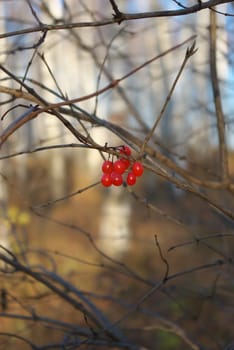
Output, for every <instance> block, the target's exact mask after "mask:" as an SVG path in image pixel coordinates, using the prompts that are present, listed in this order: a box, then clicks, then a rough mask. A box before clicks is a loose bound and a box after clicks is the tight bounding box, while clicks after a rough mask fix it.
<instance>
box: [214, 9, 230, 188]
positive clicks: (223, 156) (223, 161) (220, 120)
mask: <svg viewBox="0 0 234 350" xmlns="http://www.w3.org/2000/svg"><path fill="white" fill-rule="evenodd" d="M216 40H217V24H216V13H215V12H213V11H210V73H211V82H212V91H213V98H214V105H215V111H216V118H217V131H218V138H219V158H220V167H221V178H222V180H223V182H226V181H227V180H228V178H229V171H228V151H227V141H226V135H225V116H224V113H223V107H222V101H221V95H220V89H219V82H218V81H219V79H218V73H217V46H216Z"/></svg>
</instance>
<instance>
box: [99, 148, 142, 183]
mask: <svg viewBox="0 0 234 350" xmlns="http://www.w3.org/2000/svg"><path fill="white" fill-rule="evenodd" d="M131 153H132V151H131V149H130V148H129V147H128V146H121V147H120V148H119V157H118V158H117V160H116V161H115V162H113V161H110V160H105V161H104V163H103V164H102V172H103V175H102V178H101V183H102V184H103V186H105V187H109V186H111V185H114V186H121V185H122V184H123V183H124V177H123V176H124V174H126V178H125V179H126V183H127V184H128V185H129V186H133V185H135V183H136V180H137V177H140V176H141V175H142V174H143V172H144V168H143V165H142V164H141V162H139V161H134V162H131V161H130V159H129V158H127V157H130V156H131Z"/></svg>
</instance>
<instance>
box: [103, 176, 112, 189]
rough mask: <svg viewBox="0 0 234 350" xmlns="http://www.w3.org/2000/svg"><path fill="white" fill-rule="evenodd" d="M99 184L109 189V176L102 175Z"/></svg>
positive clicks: (110, 177) (110, 179)
mask: <svg viewBox="0 0 234 350" xmlns="http://www.w3.org/2000/svg"><path fill="white" fill-rule="evenodd" d="M101 183H102V184H103V186H105V187H110V186H111V185H112V183H113V182H112V176H111V174H103V175H102V178H101Z"/></svg>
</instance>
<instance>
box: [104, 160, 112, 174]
mask: <svg viewBox="0 0 234 350" xmlns="http://www.w3.org/2000/svg"><path fill="white" fill-rule="evenodd" d="M102 171H103V172H104V173H105V174H111V173H112V171H113V163H112V162H111V161H109V160H105V161H104V163H103V164H102Z"/></svg>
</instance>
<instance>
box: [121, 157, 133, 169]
mask: <svg viewBox="0 0 234 350" xmlns="http://www.w3.org/2000/svg"><path fill="white" fill-rule="evenodd" d="M119 160H121V162H122V163H124V164H125V170H126V169H128V168H129V166H130V164H131V162H130V160H129V159H127V158H120V159H119Z"/></svg>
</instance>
